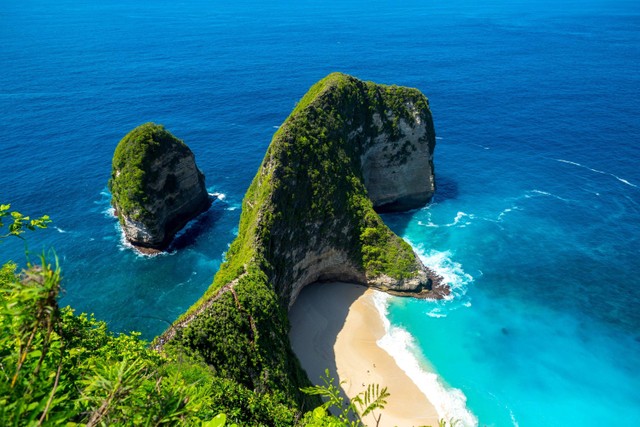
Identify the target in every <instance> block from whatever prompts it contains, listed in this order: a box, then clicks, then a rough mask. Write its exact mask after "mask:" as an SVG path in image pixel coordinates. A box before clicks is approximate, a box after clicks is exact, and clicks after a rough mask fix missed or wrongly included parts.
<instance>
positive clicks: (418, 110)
mask: <svg viewBox="0 0 640 427" xmlns="http://www.w3.org/2000/svg"><path fill="white" fill-rule="evenodd" d="M371 121H372V122H373V130H374V131H375V135H370V136H369V141H367V142H366V143H365V147H366V150H365V151H364V153H363V154H362V156H361V158H360V161H361V163H362V175H363V178H364V184H365V187H366V188H367V192H368V194H369V198H370V199H371V201H372V202H373V206H374V208H375V209H376V210H377V211H378V212H389V211H405V210H409V209H414V208H419V207H422V206H424V205H425V203H427V202H428V201H429V200H430V199H431V197H432V196H433V193H434V191H435V176H434V170H433V151H434V148H435V142H436V139H435V131H434V128H433V120H432V118H431V112H430V111H429V109H428V108H425V106H424V104H423V103H421V102H420V103H418V104H416V103H414V102H412V100H410V99H408V100H407V102H406V103H405V105H404V109H403V111H401V112H398V111H395V112H394V111H393V110H392V109H384V110H383V111H382V112H380V113H378V112H375V113H373V114H372V116H371ZM394 128H395V132H393V129H394Z"/></svg>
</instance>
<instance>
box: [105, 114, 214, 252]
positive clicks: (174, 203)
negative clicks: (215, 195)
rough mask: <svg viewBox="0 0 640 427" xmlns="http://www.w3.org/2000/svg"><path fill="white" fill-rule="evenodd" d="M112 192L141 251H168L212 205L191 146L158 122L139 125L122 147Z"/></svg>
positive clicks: (126, 231)
mask: <svg viewBox="0 0 640 427" xmlns="http://www.w3.org/2000/svg"><path fill="white" fill-rule="evenodd" d="M109 190H110V191H111V194H112V200H111V204H112V205H113V207H114V209H115V214H116V215H117V216H118V219H119V220H120V225H121V227H122V230H123V232H124V235H125V237H126V239H127V240H128V241H129V242H130V243H131V244H132V245H133V246H134V247H135V248H136V249H137V250H138V251H140V252H142V253H156V252H159V251H162V250H164V249H166V248H167V246H169V244H170V243H171V240H172V239H173V236H174V235H175V234H176V233H177V232H178V231H180V229H181V228H182V227H184V226H185V224H186V223H187V222H189V221H190V220H192V219H193V218H195V217H196V216H198V215H199V214H201V213H202V212H204V211H206V210H207V209H208V208H209V206H210V205H211V201H210V200H209V196H208V194H207V189H206V188H205V184H204V175H203V173H202V172H201V171H200V170H199V169H198V167H197V166H196V163H195V158H194V155H193V153H192V152H191V150H190V149H189V147H187V145H186V144H185V143H184V142H183V141H181V140H180V139H178V138H176V137H175V136H173V135H172V134H171V133H170V132H168V131H167V130H165V129H164V127H162V126H160V125H156V124H154V123H145V124H143V125H140V126H138V127H137V128H135V129H133V130H132V131H131V132H129V133H128V134H127V135H126V136H125V137H124V138H122V140H121V141H120V142H119V143H118V146H117V147H116V150H115V154H114V156H113V162H112V172H111V179H110V180H109Z"/></svg>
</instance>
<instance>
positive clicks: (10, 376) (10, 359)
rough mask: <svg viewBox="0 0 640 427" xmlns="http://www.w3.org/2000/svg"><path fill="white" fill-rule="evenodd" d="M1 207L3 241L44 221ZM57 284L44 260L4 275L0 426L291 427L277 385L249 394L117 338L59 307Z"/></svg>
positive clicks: (170, 352)
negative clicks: (231, 426) (224, 423)
mask: <svg viewBox="0 0 640 427" xmlns="http://www.w3.org/2000/svg"><path fill="white" fill-rule="evenodd" d="M2 206H3V208H2V210H1V211H0V221H2V220H3V219H4V218H5V217H8V218H11V220H10V221H9V222H8V223H7V224H6V225H7V228H8V229H9V232H7V233H4V234H2V237H6V236H20V235H21V234H22V233H23V232H24V231H25V230H29V229H35V228H44V227H46V223H47V222H49V219H48V217H46V216H45V217H41V218H38V219H35V220H31V219H29V218H28V217H26V216H25V215H22V214H20V213H18V212H9V206H8V205H2ZM31 221H34V222H31ZM3 225H4V224H3ZM0 227H1V226H0ZM0 242H1V240H0ZM61 280H62V279H61V274H60V268H59V267H58V266H57V264H51V263H49V262H48V261H47V259H46V258H45V256H41V257H40V259H39V262H38V263H31V262H29V263H28V266H27V268H26V269H25V270H24V271H22V272H21V273H18V272H17V265H16V264H15V263H13V262H7V263H5V264H4V265H3V266H2V267H1V268H0V425H3V426H4V425H7V426H9V425H13V426H32V425H60V424H64V425H77V424H78V425H89V426H95V425H103V426H106V425H127V426H129V425H144V426H159V425H195V426H199V425H203V426H211V425H219V423H215V422H214V416H215V415H216V414H220V413H223V414H226V417H224V418H226V419H227V420H228V421H229V422H237V423H238V424H239V425H248V426H260V425H264V426H271V425H287V426H290V425H294V424H295V422H296V420H297V419H298V418H299V417H300V415H301V414H300V410H299V409H298V407H296V406H294V405H286V404H283V403H282V401H283V400H284V399H283V398H282V397H281V394H282V393H281V392H279V391H278V390H279V386H278V385H277V384H276V383H275V382H274V381H271V383H270V384H269V386H270V387H271V388H269V389H266V388H265V389H262V390H256V389H253V388H249V387H247V386H246V385H245V384H242V383H240V382H237V381H234V380H232V379H230V378H229V375H227V373H226V372H224V370H223V369H221V370H218V369H216V367H215V366H211V365H207V364H206V363H204V362H203V360H202V358H200V357H198V356H197V354H195V353H194V354H186V353H184V352H183V351H181V349H180V348H179V347H172V346H167V347H165V349H164V351H163V352H158V351H155V350H153V349H152V348H151V347H149V345H148V344H147V343H145V342H144V341H142V340H140V339H139V334H136V333H132V334H130V335H127V334H113V333H111V332H109V331H108V329H107V326H106V324H105V323H104V322H100V321H97V320H96V319H94V318H93V317H92V316H87V315H85V314H81V315H75V314H74V313H73V310H72V309H71V308H69V307H66V308H60V307H59V306H58V296H59V294H60V286H61ZM242 298H245V296H242ZM248 305H249V304H248ZM255 306H256V307H258V306H259V304H255ZM255 314H256V316H257V318H259V319H260V320H264V319H263V317H264V316H268V315H269V314H270V313H268V312H264V313H261V312H260V311H259V310H258V311H256V313H255ZM260 316H262V317H260ZM230 326H231V327H234V326H235V325H234V324H233V323H230ZM217 420H218V421H219V418H217Z"/></svg>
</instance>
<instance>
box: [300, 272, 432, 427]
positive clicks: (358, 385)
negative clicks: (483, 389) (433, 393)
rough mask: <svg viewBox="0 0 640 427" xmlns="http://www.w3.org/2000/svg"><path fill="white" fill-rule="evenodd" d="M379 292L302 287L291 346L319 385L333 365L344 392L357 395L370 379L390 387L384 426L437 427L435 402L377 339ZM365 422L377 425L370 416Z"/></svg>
mask: <svg viewBox="0 0 640 427" xmlns="http://www.w3.org/2000/svg"><path fill="white" fill-rule="evenodd" d="M376 292H378V291H374V290H371V289H368V288H366V287H364V286H360V285H353V284H348V283H322V284H314V285H311V286H308V287H306V288H305V289H303V291H302V292H301V293H300V295H299V296H298V299H297V300H296V302H295V304H294V305H293V307H292V308H291V310H290V312H289V317H290V321H291V325H292V326H291V331H290V333H289V337H290V339H291V345H292V347H293V350H294V352H295V353H296V355H297V356H298V358H299V359H300V363H301V364H302V367H303V368H304V369H305V370H306V371H307V374H308V376H309V378H310V379H311V381H312V382H313V383H315V384H319V383H320V379H319V378H320V375H322V374H323V373H324V370H325V369H329V372H330V375H331V376H332V377H333V378H336V379H337V380H338V381H339V382H343V384H342V390H343V392H344V393H345V394H346V396H355V395H357V394H358V393H360V392H361V391H364V390H365V388H366V386H367V385H368V384H379V385H380V386H381V387H387V388H388V391H389V393H390V397H389V398H388V399H387V402H388V403H387V405H386V407H385V409H384V410H383V411H382V418H381V420H380V424H379V426H380V427H385V426H398V427H404V426H424V425H427V426H429V425H430V426H437V425H438V419H439V416H438V412H437V411H436V409H435V407H434V405H433V404H432V403H431V402H430V401H429V400H428V399H427V396H425V394H423V392H421V391H420V389H419V388H418V386H417V385H416V384H415V383H414V382H413V381H412V379H411V378H409V376H408V375H407V374H406V373H405V372H404V371H403V370H402V369H401V368H400V367H399V366H398V364H397V362H396V360H395V359H394V358H393V357H392V356H391V355H389V353H387V352H386V351H385V350H383V349H382V348H381V347H380V346H379V345H378V343H377V342H378V340H380V339H381V338H383V337H384V336H385V333H386V331H385V325H384V323H383V320H382V318H381V313H380V312H379V311H378V309H377V308H376V305H375V304H376V303H375V300H374V296H375V294H376ZM338 381H336V382H338ZM363 422H364V423H365V424H366V425H375V421H374V419H373V418H372V416H371V415H369V416H367V417H365V418H364V419H363Z"/></svg>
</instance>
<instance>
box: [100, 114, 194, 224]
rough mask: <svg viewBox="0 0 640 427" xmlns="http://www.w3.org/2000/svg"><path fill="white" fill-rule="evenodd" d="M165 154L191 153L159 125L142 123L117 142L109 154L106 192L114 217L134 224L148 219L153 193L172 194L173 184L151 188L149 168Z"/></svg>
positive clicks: (152, 178) (151, 179)
mask: <svg viewBox="0 0 640 427" xmlns="http://www.w3.org/2000/svg"><path fill="white" fill-rule="evenodd" d="M168 151H176V152H178V153H183V154H187V153H189V154H190V153H191V150H190V149H189V147H187V146H186V144H185V143H184V142H183V141H182V140H180V139H178V138H176V137H175V136H173V135H172V134H171V133H170V132H169V131H167V130H166V129H165V128H164V127H163V126H161V125H157V124H155V123H145V124H143V125H140V126H138V127H136V128H135V129H133V130H132V131H131V132H129V133H128V134H127V135H125V137H124V138H122V140H121V141H120V142H119V143H118V146H117V147H116V150H115V153H114V155H113V164H112V173H111V179H110V180H109V190H110V191H111V195H112V196H113V205H114V207H115V208H116V211H117V212H118V216H120V217H121V216H122V215H123V214H124V215H126V216H128V217H130V218H132V219H134V220H137V221H144V220H145V219H147V218H148V216H149V211H148V208H147V204H148V202H149V201H150V200H153V199H154V197H153V196H154V195H155V193H156V192H157V191H160V192H171V191H175V188H173V187H175V186H176V183H175V182H174V181H173V180H171V179H167V182H166V183H165V186H166V187H167V188H161V189H153V188H152V186H151V185H149V184H152V183H154V182H155V181H156V178H157V177H155V176H153V174H152V171H153V169H152V168H150V167H149V165H150V164H152V163H153V162H154V161H156V160H157V159H159V158H160V157H161V156H162V155H164V154H165V153H167V152H168Z"/></svg>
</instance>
